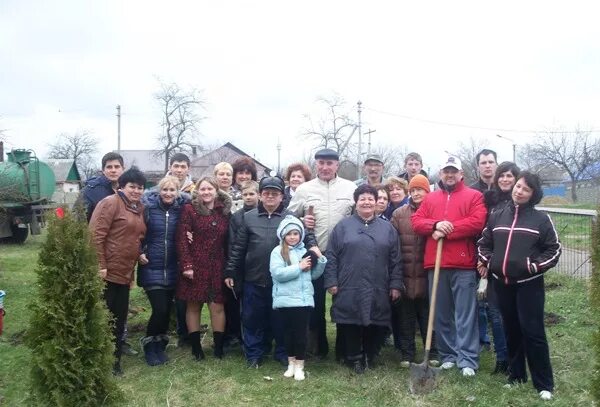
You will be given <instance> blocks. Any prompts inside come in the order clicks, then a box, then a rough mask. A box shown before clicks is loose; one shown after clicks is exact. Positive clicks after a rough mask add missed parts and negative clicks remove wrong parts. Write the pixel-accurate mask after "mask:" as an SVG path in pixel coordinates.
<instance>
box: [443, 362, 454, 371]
mask: <svg viewBox="0 0 600 407" xmlns="http://www.w3.org/2000/svg"><path fill="white" fill-rule="evenodd" d="M455 365H456V363H454V362H444V363H442V366H440V367H441V368H442V369H444V370H448V369H452V368H453V367H454V366H455Z"/></svg>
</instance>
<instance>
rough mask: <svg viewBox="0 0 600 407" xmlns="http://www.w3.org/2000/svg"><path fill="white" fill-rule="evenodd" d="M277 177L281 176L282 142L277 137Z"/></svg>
mask: <svg viewBox="0 0 600 407" xmlns="http://www.w3.org/2000/svg"><path fill="white" fill-rule="evenodd" d="M277 175H281V141H279V137H277Z"/></svg>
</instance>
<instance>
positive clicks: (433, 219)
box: [411, 156, 487, 376]
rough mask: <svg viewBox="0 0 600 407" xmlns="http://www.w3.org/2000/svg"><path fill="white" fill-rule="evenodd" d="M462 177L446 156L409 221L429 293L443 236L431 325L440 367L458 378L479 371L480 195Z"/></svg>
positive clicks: (482, 211)
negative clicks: (455, 371) (421, 244)
mask: <svg viewBox="0 0 600 407" xmlns="http://www.w3.org/2000/svg"><path fill="white" fill-rule="evenodd" d="M462 178H463V171H462V169H461V164H460V160H459V159H458V158H456V157H454V156H450V157H448V159H447V160H446V161H445V162H444V164H443V165H442V168H441V170H440V182H439V189H438V190H436V191H434V192H432V193H430V194H429V195H427V197H426V198H425V200H424V201H423V203H422V204H421V206H420V207H419V209H418V210H417V212H415V214H414V215H413V216H412V218H411V221H412V225H413V229H414V230H415V232H416V233H418V234H420V235H426V236H427V243H426V245H425V261H424V263H425V264H424V266H425V269H428V270H429V292H430V293H431V285H432V282H433V268H434V265H435V252H436V246H437V240H438V239H440V238H444V245H443V250H442V264H441V272H440V280H439V286H438V291H437V305H436V309H435V323H434V327H435V333H436V340H437V346H438V352H439V356H440V358H441V360H442V362H443V363H442V368H443V369H451V368H453V367H454V366H457V367H458V368H459V369H461V371H462V374H463V376H473V375H475V371H476V370H477V368H478V367H479V331H478V328H477V301H476V287H475V285H476V283H477V279H476V271H475V269H476V255H475V253H476V251H475V237H476V236H477V235H478V234H479V233H481V230H482V229H483V227H484V225H485V218H486V213H487V211H486V208H485V205H484V203H483V195H482V194H481V192H479V191H476V190H474V189H471V188H468V187H466V186H465V185H464V182H463V179H462Z"/></svg>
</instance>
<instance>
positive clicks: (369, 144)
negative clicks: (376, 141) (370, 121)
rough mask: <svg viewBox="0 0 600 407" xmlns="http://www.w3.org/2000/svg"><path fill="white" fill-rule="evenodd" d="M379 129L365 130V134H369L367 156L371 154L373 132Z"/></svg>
mask: <svg viewBox="0 0 600 407" xmlns="http://www.w3.org/2000/svg"><path fill="white" fill-rule="evenodd" d="M376 131H377V130H371V129H369V131H367V132H365V134H368V135H369V143H368V144H367V146H368V147H367V156H369V155H371V133H375V132H376Z"/></svg>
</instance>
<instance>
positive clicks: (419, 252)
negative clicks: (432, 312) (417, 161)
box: [391, 200, 428, 300]
mask: <svg viewBox="0 0 600 407" xmlns="http://www.w3.org/2000/svg"><path fill="white" fill-rule="evenodd" d="M416 210H417V208H416V207H415V206H414V203H413V202H412V201H410V200H409V202H408V204H406V205H404V206H401V207H400V208H398V209H396V210H395V211H394V214H393V215H392V220H391V222H392V225H394V227H395V228H396V230H397V231H398V233H399V234H400V249H401V251H402V263H403V265H404V285H405V286H406V296H407V298H410V299H411V300H414V299H416V298H427V290H428V287H427V272H426V271H425V270H424V269H423V257H424V255H425V239H426V237H425V236H421V235H417V234H416V233H415V232H414V231H413V228H412V225H411V222H410V217H411V215H412V214H413V213H415V211H416Z"/></svg>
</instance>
